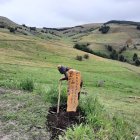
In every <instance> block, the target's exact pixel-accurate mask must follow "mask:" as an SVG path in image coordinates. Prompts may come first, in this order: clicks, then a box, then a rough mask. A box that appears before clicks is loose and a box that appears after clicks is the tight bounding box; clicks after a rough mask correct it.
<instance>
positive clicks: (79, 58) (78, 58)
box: [75, 55, 83, 61]
mask: <svg viewBox="0 0 140 140" xmlns="http://www.w3.org/2000/svg"><path fill="white" fill-rule="evenodd" d="M75 59H76V60H79V61H82V60H83V57H82V56H80V55H77V56H76V58H75Z"/></svg>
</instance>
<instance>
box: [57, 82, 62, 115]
mask: <svg viewBox="0 0 140 140" xmlns="http://www.w3.org/2000/svg"><path fill="white" fill-rule="evenodd" d="M58 90H59V93H58V102H57V113H59V106H60V95H61V81H60V82H59V89H58Z"/></svg>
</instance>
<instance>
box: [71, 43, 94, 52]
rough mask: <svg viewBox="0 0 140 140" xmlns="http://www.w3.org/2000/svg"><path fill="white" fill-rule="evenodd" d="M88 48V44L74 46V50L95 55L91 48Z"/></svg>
mask: <svg viewBox="0 0 140 140" xmlns="http://www.w3.org/2000/svg"><path fill="white" fill-rule="evenodd" d="M87 46H89V44H88V43H87V44H75V45H74V46H73V48H75V49H78V50H81V51H84V52H88V53H91V54H93V51H92V50H91V49H90V48H88V47H87Z"/></svg>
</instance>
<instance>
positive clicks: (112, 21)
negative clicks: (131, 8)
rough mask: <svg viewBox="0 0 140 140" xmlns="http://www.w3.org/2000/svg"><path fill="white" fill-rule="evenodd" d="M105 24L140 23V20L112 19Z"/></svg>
mask: <svg viewBox="0 0 140 140" xmlns="http://www.w3.org/2000/svg"><path fill="white" fill-rule="evenodd" d="M104 24H128V25H136V26H138V25H140V22H134V21H124V20H110V21H108V22H106V23H104Z"/></svg>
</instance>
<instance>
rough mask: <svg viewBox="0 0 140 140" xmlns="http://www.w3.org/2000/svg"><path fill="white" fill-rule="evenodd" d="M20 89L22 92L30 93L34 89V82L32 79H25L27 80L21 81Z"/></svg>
mask: <svg viewBox="0 0 140 140" xmlns="http://www.w3.org/2000/svg"><path fill="white" fill-rule="evenodd" d="M20 87H21V89H23V90H27V91H30V92H32V91H33V89H34V82H33V80H32V79H30V78H27V79H25V80H23V81H21V83H20Z"/></svg>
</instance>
